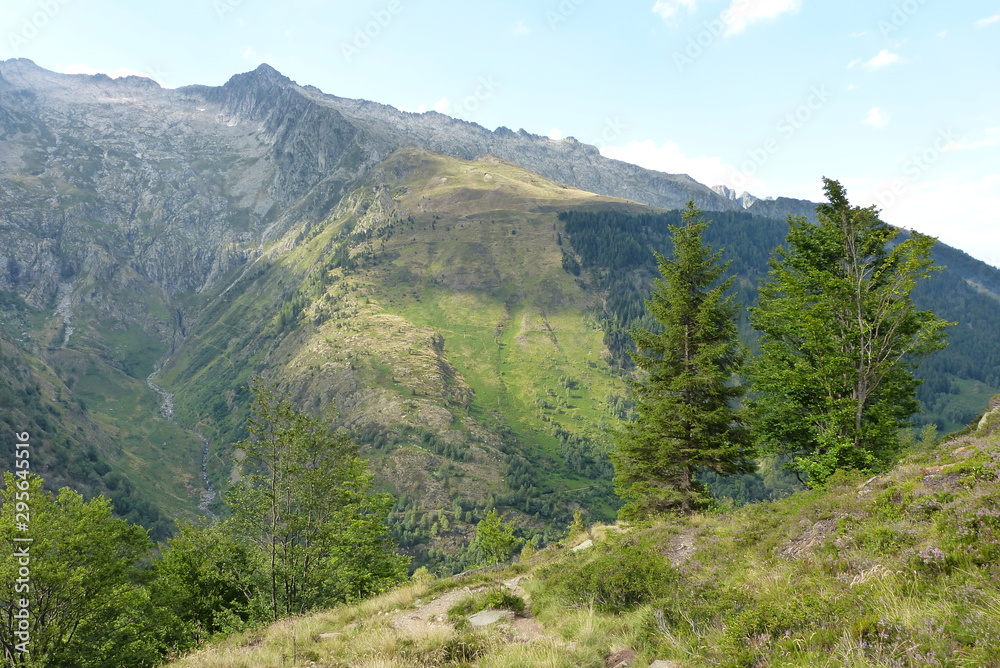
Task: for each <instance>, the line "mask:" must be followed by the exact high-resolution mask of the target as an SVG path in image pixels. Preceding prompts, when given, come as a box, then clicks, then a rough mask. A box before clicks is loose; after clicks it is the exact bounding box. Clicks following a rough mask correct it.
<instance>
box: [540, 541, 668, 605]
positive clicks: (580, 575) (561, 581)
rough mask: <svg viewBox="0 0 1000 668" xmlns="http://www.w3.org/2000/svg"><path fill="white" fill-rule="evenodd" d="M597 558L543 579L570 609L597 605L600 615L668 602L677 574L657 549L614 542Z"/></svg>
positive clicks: (551, 570)
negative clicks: (651, 603) (666, 599)
mask: <svg viewBox="0 0 1000 668" xmlns="http://www.w3.org/2000/svg"><path fill="white" fill-rule="evenodd" d="M594 549H595V550H599V552H598V553H597V554H596V555H595V556H591V555H589V554H586V553H582V554H580V555H579V556H577V557H576V558H574V559H571V560H569V561H567V562H564V563H560V564H554V565H552V566H549V567H548V568H547V569H546V571H545V572H544V573H543V575H542V577H543V579H545V580H546V581H548V582H549V583H550V585H551V587H552V592H553V594H555V595H556V596H557V597H559V598H561V599H563V600H564V601H565V602H566V603H568V604H570V605H582V604H586V603H590V602H593V604H594V608H595V609H596V610H598V611H600V612H612V613H617V612H621V611H623V610H626V609H628V608H632V607H635V606H637V605H641V604H643V603H648V602H650V601H655V600H657V599H661V598H665V597H667V596H669V595H670V591H671V589H672V588H673V586H674V585H675V584H676V582H677V580H678V576H677V572H676V571H675V570H674V569H673V567H672V566H671V565H670V563H669V562H668V561H667V559H666V557H664V556H663V555H662V554H661V553H660V552H659V551H658V550H657V549H656V548H655V547H653V546H651V545H642V544H640V543H639V542H638V541H637V540H636V539H635V538H632V537H624V538H612V539H609V540H608V542H607V544H606V545H605V546H603V547H601V548H594Z"/></svg>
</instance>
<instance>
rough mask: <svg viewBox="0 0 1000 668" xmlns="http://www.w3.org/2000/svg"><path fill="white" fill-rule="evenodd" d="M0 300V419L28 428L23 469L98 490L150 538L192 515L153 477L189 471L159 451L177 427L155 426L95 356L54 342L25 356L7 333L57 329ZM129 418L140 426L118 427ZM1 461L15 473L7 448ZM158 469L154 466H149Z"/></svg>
mask: <svg viewBox="0 0 1000 668" xmlns="http://www.w3.org/2000/svg"><path fill="white" fill-rule="evenodd" d="M0 301H2V305H0V314H2V316H3V319H2V322H3V324H4V325H5V327H4V328H2V329H0V419H2V421H3V422H4V426H5V429H6V430H7V432H8V434H9V433H11V432H13V433H21V432H25V431H26V432H28V433H29V434H30V436H31V444H32V460H31V461H32V471H33V472H34V473H37V474H39V475H41V476H43V477H44V478H45V481H46V484H47V486H48V487H49V488H50V489H58V488H60V487H64V486H68V487H71V488H73V489H75V490H77V491H79V492H81V493H82V494H84V495H85V496H87V497H90V496H93V495H96V494H104V495H105V496H107V497H109V498H111V499H112V500H113V502H114V504H115V509H116V511H117V512H118V513H119V514H120V515H122V516H124V517H128V518H129V519H130V520H132V521H134V522H137V523H141V524H144V525H145V526H147V527H148V528H150V529H151V530H152V535H153V536H154V537H157V538H162V537H163V536H164V535H165V532H166V531H167V530H168V529H169V525H170V518H173V517H183V516H184V514H185V513H188V514H189V515H190V516H192V517H193V513H192V512H191V511H193V504H189V503H188V499H186V498H184V497H183V495H179V496H178V495H175V494H174V489H173V487H172V486H170V485H163V483H162V472H163V470H164V469H166V470H167V471H170V472H171V473H176V474H178V475H183V474H184V472H186V471H187V470H188V468H189V465H188V462H186V461H180V462H177V461H175V460H174V459H171V458H170V457H165V456H163V454H162V453H164V452H172V451H174V450H175V448H176V444H177V443H178V442H181V440H180V439H179V434H178V433H177V432H179V431H180V430H179V429H177V428H176V427H174V429H173V430H171V429H163V427H164V425H166V426H168V427H169V426H171V425H169V424H168V423H166V422H165V421H161V422H162V423H163V424H159V425H157V424H155V420H152V421H150V420H149V419H148V416H146V415H144V414H143V412H142V410H141V409H139V408H138V405H139V403H140V402H141V397H142V392H139V391H137V390H138V389H139V388H137V387H135V385H136V384H137V383H138V381H134V379H131V378H128V377H127V376H125V375H124V374H122V373H121V372H120V371H117V372H116V370H114V369H113V368H110V367H109V365H108V364H107V362H105V361H103V360H102V359H101V357H100V356H96V355H95V356H87V355H85V354H83V353H82V352H81V351H78V350H70V349H63V348H60V347H58V346H57V345H55V344H53V345H51V346H46V348H45V353H46V354H45V361H43V359H42V358H41V357H36V356H34V355H32V354H30V353H28V352H26V351H25V349H24V348H25V345H24V343H25V342H24V341H20V342H19V341H18V340H16V339H15V336H19V337H20V338H22V339H28V338H29V336H33V337H35V338H38V337H44V336H45V334H46V331H47V330H46V327H47V326H51V327H52V329H53V331H54V332H55V333H54V334H52V335H53V336H56V335H58V336H59V337H60V340H61V337H62V336H63V332H62V329H61V327H59V326H56V325H55V324H54V323H47V321H46V319H45V318H44V316H42V315H41V314H38V313H33V312H32V311H31V310H30V309H28V308H27V305H25V304H24V302H23V301H22V300H20V299H18V298H16V296H14V295H12V294H11V293H0ZM32 320H35V321H36V322H34V323H33V322H31V321H32ZM29 331H30V332H31V334H30V335H29V334H27V332H29ZM15 332H16V334H15ZM12 334H13V335H14V336H12ZM22 334H23V336H21V335H22ZM29 340H30V339H29ZM112 379H115V380H117V382H111V381H112ZM141 389H143V390H144V389H146V388H145V387H142V388H141ZM132 421H135V422H136V425H141V426H140V427H138V428H136V427H135V426H132V427H126V426H124V425H125V423H131V422H132ZM154 443H156V444H157V445H159V444H160V443H162V444H163V449H162V451H159V452H157V451H155V450H153V447H154V446H153V445H152V444H154ZM167 443H171V444H172V445H171V446H167ZM4 461H5V464H6V468H7V469H8V470H14V461H13V449H12V448H11V449H7V450H6V454H5V455H4ZM157 467H162V468H159V469H158V470H150V469H153V468H157ZM164 511H165V513H169V515H167V514H165V513H164Z"/></svg>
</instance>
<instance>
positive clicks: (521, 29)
mask: <svg viewBox="0 0 1000 668" xmlns="http://www.w3.org/2000/svg"><path fill="white" fill-rule="evenodd" d="M514 34H515V35H530V34H531V28H529V27H528V24H527V23H525V22H524V21H518V22H517V25H516V26H514Z"/></svg>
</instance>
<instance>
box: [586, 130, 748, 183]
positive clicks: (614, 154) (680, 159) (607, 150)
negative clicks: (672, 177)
mask: <svg viewBox="0 0 1000 668" xmlns="http://www.w3.org/2000/svg"><path fill="white" fill-rule="evenodd" d="M601 155H603V156H605V157H607V158H614V159H615V160H622V161H624V162H630V163H632V164H633V165H639V166H640V167H645V168H646V169H655V170H657V171H661V172H666V173H668V174H687V175H688V176H690V177H691V178H693V179H694V180H695V181H698V182H699V183H703V184H705V185H707V186H715V185H729V184H733V183H736V182H737V180H736V179H734V175H735V174H736V173H737V169H736V168H735V167H733V166H732V165H729V164H726V163H725V162H723V160H722V158H719V157H715V156H699V157H689V156H687V155H684V153H683V152H682V151H681V148H680V146H679V145H678V144H677V143H676V142H672V141H668V142H666V143H664V144H663V145H662V146H657V145H656V143H655V142H654V141H653V140H652V139H646V140H645V141H633V142H630V143H628V144H626V145H625V146H603V147H601ZM740 176H741V178H740V179H739V181H740V182H741V183H745V184H744V185H743V186H741V187H744V188H746V189H747V190H751V191H754V190H756V191H759V190H760V186H761V184H760V182H759V181H757V179H756V178H755V177H753V176H747V175H744V174H741V175H740Z"/></svg>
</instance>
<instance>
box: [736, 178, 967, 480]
mask: <svg viewBox="0 0 1000 668" xmlns="http://www.w3.org/2000/svg"><path fill="white" fill-rule="evenodd" d="M824 185H825V191H826V195H827V198H828V200H829V201H828V202H827V203H825V204H820V205H819V206H818V207H817V209H816V211H817V215H818V218H819V223H818V224H816V225H814V224H812V223H809V222H807V221H806V220H805V219H804V218H790V219H789V231H788V239H787V246H786V247H784V248H779V249H778V251H777V253H776V255H775V256H774V257H773V258H772V259H771V278H770V281H769V282H768V283H766V284H765V285H764V286H762V288H761V291H760V300H759V306H758V307H757V308H755V309H751V315H752V317H751V321H752V322H753V325H754V327H756V328H757V329H758V330H760V332H761V334H762V336H761V343H760V345H761V354H760V357H759V358H758V359H757V360H756V361H755V363H754V364H753V365H752V367H751V374H750V376H751V379H752V380H753V390H754V393H755V394H756V395H757V396H756V397H755V399H754V401H753V402H752V404H751V417H752V420H751V422H752V425H753V431H754V437H755V440H756V441H757V442H758V444H759V445H760V446H761V447H762V448H763V449H764V450H768V451H771V452H777V453H783V454H788V455H791V456H792V457H793V459H792V464H791V467H792V468H793V470H795V471H797V472H799V473H800V474H804V477H805V481H806V482H807V483H808V484H810V485H813V486H816V485H822V484H823V482H824V481H825V480H826V479H827V478H828V477H829V476H830V475H832V474H833V473H834V472H835V471H837V470H838V469H858V470H878V469H881V468H885V467H886V466H888V465H889V464H891V463H892V461H893V460H894V457H895V454H896V450H897V448H898V443H897V435H896V434H897V431H898V430H899V429H900V428H901V427H904V426H906V425H907V424H908V420H909V418H910V417H911V416H912V415H913V413H914V412H915V411H916V410H917V407H918V406H917V401H916V389H917V386H918V385H919V381H918V380H916V379H915V378H914V377H913V368H914V366H915V365H916V363H917V362H918V361H919V360H920V358H921V357H923V356H925V355H927V354H929V353H931V352H933V351H935V350H937V349H939V348H941V347H943V346H944V345H945V340H944V337H945V331H944V330H945V328H946V327H947V326H948V324H949V323H947V322H945V321H944V320H941V319H940V318H937V317H936V316H935V315H934V314H933V313H932V312H930V311H918V310H917V309H916V308H915V307H914V306H913V303H912V302H911V301H910V293H911V292H912V290H913V288H914V287H915V286H916V284H917V281H918V280H919V279H925V278H927V277H928V276H929V275H930V272H931V271H932V270H933V269H935V267H933V261H932V260H931V259H930V251H931V247H932V246H933V245H934V238H933V237H928V236H925V235H923V234H919V233H917V232H909V233H908V234H907V235H902V234H901V231H900V230H898V229H895V228H893V227H890V226H889V225H886V224H885V223H884V222H882V221H881V220H880V219H879V217H878V211H877V210H876V209H875V207H867V208H860V207H856V206H851V204H850V203H849V202H848V200H847V194H846V193H845V191H844V188H843V187H842V186H841V185H840V184H839V183H838V182H836V181H832V180H830V179H824ZM907 237H908V238H907Z"/></svg>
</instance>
